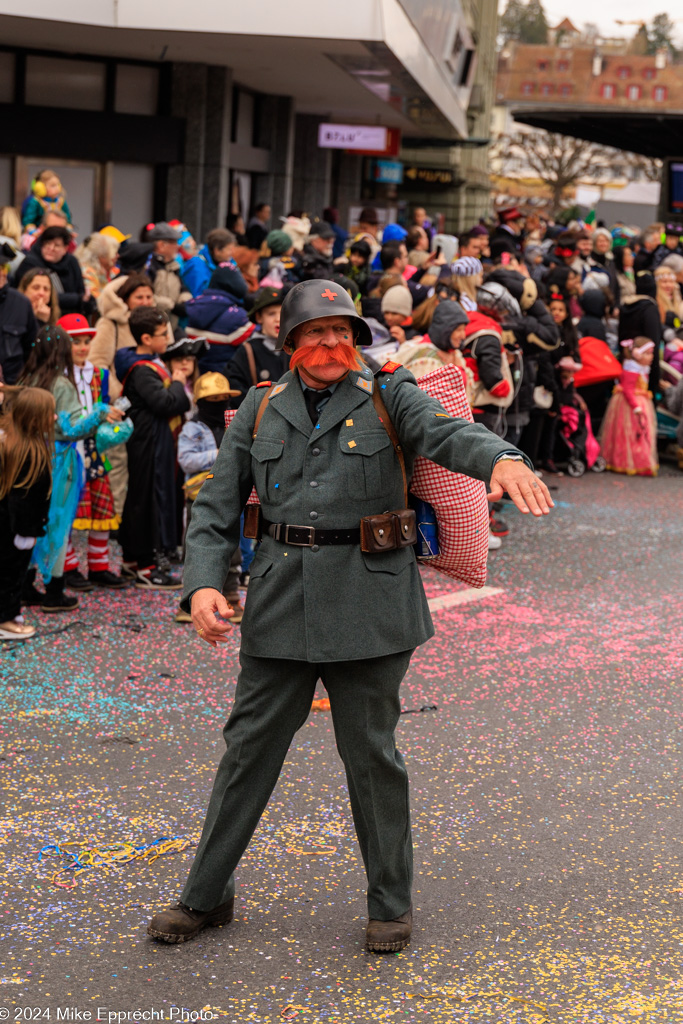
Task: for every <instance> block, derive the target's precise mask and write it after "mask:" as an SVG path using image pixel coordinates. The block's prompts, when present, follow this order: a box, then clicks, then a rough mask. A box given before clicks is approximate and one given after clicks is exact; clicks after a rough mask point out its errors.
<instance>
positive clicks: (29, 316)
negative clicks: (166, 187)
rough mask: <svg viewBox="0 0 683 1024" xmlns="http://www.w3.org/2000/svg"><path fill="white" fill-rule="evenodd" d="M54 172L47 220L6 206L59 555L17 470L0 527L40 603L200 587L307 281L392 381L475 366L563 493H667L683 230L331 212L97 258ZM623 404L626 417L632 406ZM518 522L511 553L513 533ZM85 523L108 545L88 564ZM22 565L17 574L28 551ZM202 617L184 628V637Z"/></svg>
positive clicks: (154, 229)
mask: <svg viewBox="0 0 683 1024" xmlns="http://www.w3.org/2000/svg"><path fill="white" fill-rule="evenodd" d="M42 178H43V180H41V181H40V182H37V183H34V185H35V186H36V190H37V191H36V190H34V194H33V195H32V196H31V197H30V200H29V201H28V203H27V204H25V208H24V210H23V211H18V210H14V209H13V208H11V207H5V208H4V209H2V210H0V369H1V371H2V378H3V381H4V386H5V387H4V392H5V395H6V398H5V420H6V424H5V428H4V434H3V435H2V437H7V436H10V435H11V436H18V433H17V432H18V431H20V430H23V431H24V433H25V434H26V438H27V440H26V442H25V451H26V453H27V454H26V459H28V460H29V462H28V463H27V466H26V467H24V468H25V469H27V472H26V473H25V474H24V475H25V477H26V479H29V478H31V482H32V486H33V490H34V491H35V494H34V499H35V501H34V505H35V502H41V503H42V505H41V507H42V508H43V513H44V515H43V518H44V520H45V529H44V530H43V536H42V537H41V536H40V533H39V531H37V530H36V529H35V527H34V528H33V532H34V533H36V534H37V537H33V536H31V537H26V536H25V535H24V534H23V533H22V530H21V528H20V522H19V519H17V516H18V515H19V513H18V512H16V510H15V511H11V510H10V511H8V509H10V505H11V504H12V502H14V505H12V508H15V506H16V508H19V505H21V502H23V505H22V506H21V507H22V508H23V507H25V506H26V503H27V502H28V503H29V504H30V503H31V501H32V500H33V499H32V498H31V495H30V493H29V492H30V491H31V488H28V489H27V488H24V491H23V492H22V491H21V487H20V486H19V485H20V484H21V479H20V478H21V473H20V472H19V470H17V472H18V473H19V476H18V477H17V475H16V473H14V470H13V471H12V472H13V473H14V477H13V480H14V481H15V483H14V484H12V486H11V487H10V488H9V491H8V490H7V488H6V487H5V491H4V494H3V492H2V491H0V494H2V495H3V496H2V497H0V512H1V511H2V509H3V508H5V506H6V508H5V511H4V512H2V515H3V516H5V513H6V517H7V524H6V525H7V530H8V531H10V533H11V534H12V538H13V539H12V544H14V540H15V539H16V541H17V543H18V544H19V548H18V550H22V551H23V550H30V549H35V550H34V555H33V557H32V559H31V561H32V564H33V568H32V569H27V572H26V573H25V579H24V582H23V590H22V595H21V599H20V602H19V603H21V602H24V603H35V604H39V605H40V606H41V607H42V609H43V610H44V611H69V610H71V609H72V608H74V607H76V605H77V598H76V597H73V596H70V594H68V593H67V591H68V590H71V591H73V590H76V591H78V590H81V591H83V590H88V589H92V587H93V586H104V587H112V588H118V587H122V586H124V585H127V584H128V583H132V584H134V585H135V586H137V587H140V588H146V589H155V590H167V589H177V588H178V587H179V583H178V581H177V579H176V576H175V575H174V573H173V571H172V567H173V565H174V563H177V562H180V561H181V560H182V543H183V534H184V529H185V525H186V521H187V516H188V515H189V511H190V509H191V505H192V501H193V498H194V497H195V496H196V493H197V491H198V487H199V486H201V482H202V480H203V478H204V477H205V475H206V474H207V473H209V472H210V470H211V467H212V465H213V461H214V460H215V457H216V454H217V450H218V446H219V445H220V442H221V438H222V436H223V432H224V431H225V429H226V424H227V423H228V422H229V419H230V416H231V411H232V410H234V409H236V408H237V407H238V406H239V405H240V403H241V402H242V401H243V399H244V397H245V395H246V393H247V391H248V390H249V388H250V387H252V386H253V385H255V384H259V383H261V382H262V381H264V380H273V381H275V380H277V379H278V378H279V377H280V376H281V375H282V374H283V373H284V372H285V371H286V370H287V368H288V356H287V355H286V354H285V353H283V352H279V351H277V350H276V344H275V342H276V339H277V335H278V330H279V316H280V307H281V304H282V301H283V298H284V296H285V295H286V293H287V291H288V290H289V289H290V288H291V287H293V286H294V285H295V284H296V283H297V282H300V281H307V280H310V279H320V280H324V281H332V282H334V283H335V285H336V286H337V287H339V288H343V289H345V290H347V291H348V293H349V294H350V296H351V297H352V298H353V300H354V302H355V303H356V305H357V308H358V309H359V311H360V312H361V314H362V316H363V317H364V318H365V319H366V321H367V323H368V325H369V327H370V331H371V335H372V345H371V346H369V347H367V348H365V349H364V350H363V356H364V358H365V360H366V361H367V362H368V364H369V365H370V366H371V367H372V368H373V369H379V368H380V367H381V366H382V365H383V364H384V362H386V361H387V360H393V361H396V362H399V363H402V364H404V365H405V366H406V367H407V368H409V369H410V370H411V371H412V372H413V373H414V374H415V376H417V377H419V376H422V375H424V374H425V373H428V372H430V370H433V369H437V368H439V367H440V366H442V365H444V364H455V365H457V366H459V367H460V369H461V370H462V373H463V378H464V381H465V385H466V388H467V394H468V397H469V401H470V405H471V408H472V414H473V417H474V419H475V420H476V421H478V422H480V423H483V424H484V425H485V426H486V427H487V428H488V429H490V430H492V431H494V432H495V433H496V434H498V435H499V436H501V437H504V438H505V439H507V440H509V441H510V442H511V443H514V444H515V445H518V446H519V447H520V448H521V449H522V450H523V451H524V452H525V453H526V454H527V455H528V456H529V457H530V458H531V460H532V461H533V463H534V465H535V466H536V467H537V471H538V473H539V475H542V474H544V473H550V474H556V473H563V472H569V473H570V474H571V475H572V476H579V475H581V474H582V473H583V472H584V471H585V470H586V469H594V470H602V469H605V468H609V469H613V470H617V471H623V472H635V473H643V474H649V475H653V474H654V473H655V472H656V470H657V461H656V447H655V445H656V437H655V431H656V428H655V427H654V425H653V423H654V420H653V413H652V410H651V408H650V406H649V405H648V404H647V403H648V402H650V405H651V404H652V402H651V399H652V396H654V399H655V401H658V400H660V399H661V400H665V401H669V403H670V405H671V408H672V411H675V409H676V408H678V405H677V403H678V404H679V405H680V406H681V407H682V408H683V395H681V393H680V392H681V390H682V389H681V388H678V386H677V385H678V381H679V380H680V377H681V372H683V340H681V339H682V338H683V334H682V332H681V323H682V320H683V301H682V299H681V283H683V245H682V244H681V236H682V234H683V228H681V226H680V225H662V224H654V225H652V226H651V227H650V228H648V229H647V230H646V231H645V232H642V233H638V232H636V231H634V230H632V229H630V228H628V227H627V226H625V225H615V226H614V227H612V228H611V229H608V228H607V227H605V226H602V225H601V226H598V227H592V226H586V225H584V224H578V223H570V224H569V225H567V226H560V225H556V224H554V223H553V222H552V221H550V220H548V221H546V220H542V219H541V218H539V217H538V216H536V215H532V216H530V217H525V216H524V215H523V213H522V212H521V211H520V210H519V209H517V208H510V209H506V210H502V211H500V212H499V214H498V216H497V222H496V223H495V224H486V223H478V224H474V225H472V226H471V228H470V229H469V230H467V231H465V232H463V233H462V234H461V235H460V236H459V237H458V238H456V237H455V236H453V235H448V234H443V233H438V232H436V231H435V229H434V226H433V225H432V223H431V222H430V220H429V217H428V216H427V213H426V211H425V210H424V209H422V208H419V209H417V210H415V211H414V213H413V216H412V219H411V222H410V223H409V224H406V225H401V224H397V223H392V224H386V225H384V227H383V228H381V227H380V218H379V216H378V213H377V211H376V210H375V209H374V208H372V207H366V208H365V209H363V210H362V212H361V214H360V217H359V219H358V223H357V224H356V225H355V226H354V229H353V230H352V231H351V232H347V231H346V230H345V229H344V228H343V227H341V226H340V223H339V216H338V213H337V211H336V210H334V209H330V208H328V209H326V210H324V211H321V215H320V217H316V216H309V214H308V213H307V212H306V211H303V210H292V211H290V212H289V213H288V214H287V215H286V216H282V217H281V218H280V219H279V221H278V225H277V226H273V227H271V223H272V211H271V208H270V207H269V206H268V205H267V204H263V203H262V204H259V205H258V206H257V207H256V208H255V209H254V211H253V215H252V217H251V218H250V219H249V220H248V222H247V223H246V224H245V222H244V220H243V219H242V217H240V216H239V215H232V216H231V217H230V218H229V221H228V223H229V227H216V228H215V229H213V230H212V231H210V232H209V233H208V235H207V237H206V239H205V240H204V242H203V244H201V246H199V245H197V243H196V242H195V240H194V238H193V237H192V235H191V232H190V231H189V230H188V229H187V228H186V226H185V225H183V224H181V223H179V222H177V221H172V222H158V223H155V224H149V225H146V226H145V227H144V228H143V229H142V230H141V232H140V234H139V237H138V239H133V238H131V237H130V236H127V235H125V234H123V233H122V232H121V231H119V230H118V229H117V228H116V227H114V226H113V225H104V226H102V227H101V228H100V230H98V231H96V232H93V233H92V234H90V235H89V236H88V237H87V238H85V239H84V240H83V241H82V243H81V244H80V245H76V238H75V233H74V230H73V227H72V225H71V223H70V219H71V214H70V211H69V207H68V203H67V202H66V197H65V195H64V193H63V190H62V189H61V185H60V183H59V180H58V178H57V176H56V175H55V174H54V173H53V172H47V171H46V172H44V175H43V176H42ZM41 186H42V187H41ZM662 360H664V362H662ZM660 365H661V366H664V367H665V370H664V372H663V374H662V373H660ZM629 374H630V376H629ZM622 378H623V379H622ZM631 378H633V379H631ZM620 381H621V382H622V383H621V384H620ZM17 382H18V383H19V384H20V385H21V387H20V388H19V389H15V388H13V387H12V385H15V384H17ZM622 384H623V386H622ZM615 388H616V391H615ZM22 389H23V391H25V392H26V393H27V394H28V399H23V400H22V401H24V403H25V404H26V403H28V407H31V401H33V406H32V407H33V408H34V409H35V410H37V412H36V413H35V416H36V419H35V423H34V425H33V426H34V435H33V441H31V436H32V435H31V429H32V428H31V422H30V416H29V418H28V420H27V419H26V418H25V417H24V419H22V420H21V423H23V426H21V424H20V423H19V420H18V419H17V422H16V423H14V421H12V422H10V419H11V417H12V416H13V415H14V413H13V412H12V409H13V408H14V407H16V408H17V409H18V408H19V406H20V405H21V403H20V402H19V398H18V395H19V394H20V393H21V391H22ZM36 389H38V390H40V389H42V390H43V391H48V392H49V393H50V395H51V401H52V402H53V403H54V410H55V418H56V423H55V428H54V438H55V456H54V459H53V465H52V472H53V488H52V497H51V498H50V499H49V501H47V500H46V498H45V494H44V491H45V487H44V472H43V471H42V470H44V467H42V469H41V473H38V471H37V470H36V472H35V473H33V472H32V471H31V472H29V471H28V470H30V468H31V466H33V463H34V462H35V458H34V457H33V456H31V455H30V452H31V451H33V450H34V447H35V436H37V434H36V432H39V431H40V430H43V429H44V419H45V408H44V400H43V401H42V404H41V401H40V400H39V398H37V397H36V396H35V395H34V396H33V399H31V394H32V393H33V392H34V391H35V390H36ZM613 392H615V393H616V392H618V393H619V395H620V396H624V399H623V402H624V403H626V404H625V405H624V409H621V406H620V407H619V410H617V408H616V406H615V407H614V408H612V406H611V405H610V403H611V402H613V401H614V394H613ZM679 399H680V402H679ZM620 401H621V399H620ZM622 404H623V403H622ZM608 405H609V407H610V409H611V410H612V411H611V412H610V415H609V416H608V417H607V420H606V422H609V423H610V424H611V423H612V421H613V420H614V417H615V416H616V414H617V412H619V415H620V416H621V417H622V418H621V420H620V421H619V431H620V432H621V433H623V432H624V431H626V434H627V435H628V433H629V431H631V430H632V431H633V437H634V440H633V444H632V445H631V443H630V441H629V445H630V447H629V450H628V452H624V451H623V450H621V449H620V448H619V446H618V445H617V451H616V453H615V450H614V449H615V444H614V438H613V437H612V436H611V435H610V432H609V431H608V432H607V434H608V435H609V436H605V431H604V430H603V432H602V433H601V426H602V424H603V420H605V414H606V411H607V409H608ZM627 406H628V408H627ZM22 408H23V406H22ZM624 410H625V411H624ZM622 413H623V415H622ZM613 414H614V415H613ZM22 415H23V414H22ZM17 416H18V413H17ZM624 416H625V417H626V418H625V419H624ZM8 417H9V418H10V419H8ZM629 417H630V419H629ZM611 429H612V428H610V430H611ZM614 429H615V430H616V428H614ZM636 435H637V436H636ZM643 438H645V440H643ZM1 442H2V438H0V456H2V458H3V461H4V462H5V463H6V462H7V455H6V453H4V454H3V452H4V447H6V446H4V445H3V444H2V443H1ZM600 443H602V445H603V449H604V450H603V452H602V454H601V453H600V447H599V445H600ZM32 445H33V447H32ZM638 446H640V447H638ZM636 449H637V450H636ZM23 450H24V449H23V448H22V451H23ZM31 459H33V462H31ZM620 460H621V462H623V465H622V464H620ZM629 460H630V461H629ZM36 465H37V463H36ZM27 467H28V468H27ZM19 468H21V467H19ZM11 475H12V474H10V476H11ZM33 476H35V480H33ZM38 484H40V487H39V488H38V491H36V487H38ZM40 488H42V490H40ZM15 492H16V493H15ZM20 492H21V493H20ZM38 492H39V493H38ZM8 502H9V505H8V504H7V503H8ZM17 502H19V505H17ZM498 511H500V510H499V509H494V511H493V513H492V517H491V536H490V547H492V548H495V547H498V546H500V543H501V538H502V537H504V536H505V535H506V534H507V533H508V529H507V527H506V526H505V524H504V523H503V522H502V521H501V519H500V517H499V515H498ZM22 514H23V513H22ZM69 515H70V516H71V519H70V520H69ZM37 518H38V519H39V518H40V515H38V512H37V506H36V507H34V509H33V514H32V517H31V522H33V523H35V522H36V519H37ZM72 529H84V530H87V531H88V536H89V540H88V547H87V552H88V554H87V559H88V565H87V567H86V566H81V565H80V563H79V558H78V554H77V553H76V550H75V548H74V546H73V544H72V541H71V532H72ZM8 536H9V534H8ZM110 537H111V538H112V539H114V538H115V539H116V540H117V541H118V542H119V543H120V545H121V548H122V554H123V560H122V567H121V571H120V574H119V573H115V572H112V571H111V570H110V566H109V561H108V557H107V553H106V550H105V549H106V546H107V543H108V539H109V538H110ZM103 538H104V539H103ZM22 545H24V547H22ZM252 547H253V544H252V543H251V542H249V541H247V540H244V539H243V543H242V545H241V548H240V551H239V553H238V556H237V557H236V559H235V564H234V565H233V569H232V571H231V574H230V578H229V580H228V581H226V596H228V597H229V598H230V603H231V604H232V605H233V607H234V609H235V618H234V621H236V622H239V621H240V618H241V611H242V608H241V604H240V598H239V589H238V588H239V586H245V585H247V584H248V577H249V563H250V560H251V558H252V557H253V550H252ZM6 555H7V558H8V559H9V560H10V561H9V562H7V563H6V564H8V565H9V564H10V563H11V559H12V558H13V557H14V551H13V549H12V545H11V544H10V546H9V547H8V549H7V552H6ZM3 557H4V556H3V555H2V554H1V553H0V560H2V558H3ZM12 564H14V563H12ZM36 567H37V568H39V569H40V571H41V574H42V578H43V582H44V583H45V584H46V586H45V590H44V591H39V590H38V589H37V588H36V586H35V572H36ZM15 589H16V588H15ZM0 605H2V607H0V633H2V630H5V634H9V635H10V636H20V637H24V636H26V635H30V633H31V630H32V627H29V626H26V625H25V624H24V623H23V621H22V620H21V613H20V607H19V605H18V604H17V597H16V594H14V592H13V593H12V595H10V596H9V597H8V596H7V595H6V594H0ZM187 618H188V617H187V616H184V613H182V612H180V611H179V612H178V616H177V621H179V622H182V621H186V620H187ZM3 635H4V634H3Z"/></svg>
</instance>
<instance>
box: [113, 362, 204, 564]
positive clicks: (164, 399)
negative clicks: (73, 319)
mask: <svg viewBox="0 0 683 1024" xmlns="http://www.w3.org/2000/svg"><path fill="white" fill-rule="evenodd" d="M151 362H153V358H152V357H151V356H146V355H141V354H139V353H138V352H136V350H135V349H134V348H121V349H119V351H118V352H117V353H116V356H115V358H114V366H115V368H116V374H117V376H118V378H119V380H120V381H122V383H123V394H124V395H125V396H126V398H128V399H129V401H130V403H131V407H130V409H129V410H128V413H127V415H128V416H130V418H131V419H132V421H133V424H134V427H135V429H134V430H133V434H132V435H131V438H130V440H129V441H128V443H127V445H126V447H127V449H128V475H129V481H130V482H129V485H128V494H127V495H126V504H125V506H124V509H123V522H122V523H121V526H120V528H119V537H120V543H121V546H122V547H123V550H124V552H125V554H126V556H129V557H131V558H132V559H134V560H137V559H138V558H139V557H140V558H142V557H143V556H147V557H149V555H151V554H152V553H153V552H154V551H158V550H161V549H166V550H169V549H171V548H173V547H175V546H176V545H177V544H178V537H177V536H176V501H175V497H176V487H175V444H174V442H173V434H172V433H171V426H170V423H171V421H172V420H173V418H174V417H176V416H182V414H183V413H185V412H187V410H188V409H189V408H190V400H189V398H188V397H187V394H186V392H185V388H184V386H183V385H182V384H181V383H180V381H170V383H169V378H168V371H167V370H166V368H165V367H164V368H163V372H162V373H159V372H157V370H156V369H154V368H153V367H152V366H145V365H144V364H145V363H151ZM135 363H142V364H143V365H140V366H134V364H135ZM164 375H165V376H164Z"/></svg>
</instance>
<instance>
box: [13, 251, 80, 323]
mask: <svg viewBox="0 0 683 1024" xmlns="http://www.w3.org/2000/svg"><path fill="white" fill-rule="evenodd" d="M42 244H43V236H42V235H41V236H40V238H38V239H37V240H36V242H35V243H34V244H33V246H32V248H31V251H30V252H29V254H28V256H27V257H26V259H25V260H24V261H23V262H22V263H20V264H19V267H18V268H17V272H16V273H15V275H14V284H15V285H17V284H19V282H20V281H21V279H22V277H23V276H24V274H26V273H28V271H29V270H31V269H32V268H33V267H40V269H41V270H45V271H47V273H48V274H49V277H50V279H51V281H52V283H53V285H54V286H55V290H56V292H57V300H58V301H59V308H60V309H61V311H62V313H81V312H83V304H84V296H85V284H84V283H83V274H82V273H81V265H80V263H79V262H78V260H77V259H76V257H75V256H72V255H71V253H70V252H67V253H66V254H65V255H64V256H62V258H61V260H58V261H57V263H48V261H47V260H45V259H43V253H42Z"/></svg>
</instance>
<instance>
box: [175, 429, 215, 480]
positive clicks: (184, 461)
mask: <svg viewBox="0 0 683 1024" xmlns="http://www.w3.org/2000/svg"><path fill="white" fill-rule="evenodd" d="M217 456H218V445H217V444H216V438H215V437H214V436H213V432H212V430H211V427H207V425H206V423H201V422H200V421H199V420H189V421H188V422H187V423H184V424H183V429H182V430H181V431H180V436H179V437H178V462H179V464H180V468H181V469H182V471H183V473H184V474H185V477H186V478H187V477H191V476H194V474H195V473H203V472H205V470H208V469H212V468H213V464H214V462H215V461H216V458H217Z"/></svg>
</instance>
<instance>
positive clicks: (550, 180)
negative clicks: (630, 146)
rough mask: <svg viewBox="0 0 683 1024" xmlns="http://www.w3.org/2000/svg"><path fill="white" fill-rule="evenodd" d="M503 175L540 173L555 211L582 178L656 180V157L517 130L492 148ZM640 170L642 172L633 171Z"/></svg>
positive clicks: (585, 141) (597, 181) (604, 180)
mask: <svg viewBox="0 0 683 1024" xmlns="http://www.w3.org/2000/svg"><path fill="white" fill-rule="evenodd" d="M490 156H491V160H492V161H494V162H497V163H498V166H499V167H500V173H501V174H502V175H503V177H508V178H510V177H512V178H515V177H532V176H533V177H537V178H540V180H541V181H542V182H543V183H544V184H545V185H546V186H547V187H548V189H549V191H550V193H551V195H552V204H553V211H554V213H559V212H560V210H562V208H563V206H564V205H565V204H564V202H563V200H564V198H565V193H566V191H567V190H568V189H569V188H571V187H572V186H573V185H576V184H577V182H579V181H581V180H588V181H590V182H591V183H594V184H600V183H603V182H606V181H610V180H614V178H616V177H624V176H626V177H630V176H632V177H634V178H635V177H641V176H644V177H646V178H647V179H648V180H650V181H652V180H656V178H657V174H658V171H657V168H656V164H655V161H649V160H647V158H645V157H640V156H638V155H637V154H634V153H624V152H621V151H619V150H616V149H611V148H610V147H609V146H600V145H597V144H596V143H594V142H588V141H587V140H586V139H575V138H572V137H571V136H569V135H559V134H557V133H556V132H546V131H530V132H523V131H516V132H510V133H509V134H506V135H501V136H500V137H499V139H497V141H496V142H495V143H494V144H493V146H492V147H491V151H490ZM627 168H628V169H630V170H631V171H635V170H636V169H637V170H638V174H635V173H633V174H629V173H628V170H627Z"/></svg>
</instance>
